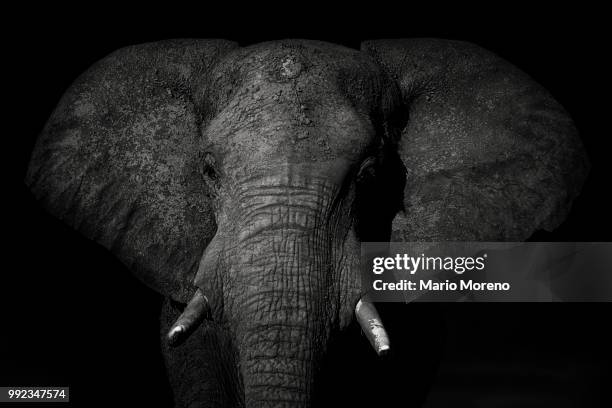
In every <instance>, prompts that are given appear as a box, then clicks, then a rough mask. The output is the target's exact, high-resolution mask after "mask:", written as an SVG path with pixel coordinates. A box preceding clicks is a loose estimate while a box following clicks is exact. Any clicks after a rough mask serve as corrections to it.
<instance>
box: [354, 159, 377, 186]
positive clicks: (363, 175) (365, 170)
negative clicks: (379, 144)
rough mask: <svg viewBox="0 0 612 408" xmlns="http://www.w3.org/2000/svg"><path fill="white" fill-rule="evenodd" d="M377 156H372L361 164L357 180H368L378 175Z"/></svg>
mask: <svg viewBox="0 0 612 408" xmlns="http://www.w3.org/2000/svg"><path fill="white" fill-rule="evenodd" d="M376 163H377V160H376V157H373V156H370V157H368V158H367V159H365V160H364V161H363V162H362V163H361V166H360V167H359V171H357V181H358V182H362V181H367V180H370V179H372V178H374V177H375V176H376Z"/></svg>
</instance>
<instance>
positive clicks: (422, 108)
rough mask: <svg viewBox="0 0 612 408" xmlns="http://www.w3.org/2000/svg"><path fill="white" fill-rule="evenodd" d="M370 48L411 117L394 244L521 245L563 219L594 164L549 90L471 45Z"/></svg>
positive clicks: (409, 43)
mask: <svg viewBox="0 0 612 408" xmlns="http://www.w3.org/2000/svg"><path fill="white" fill-rule="evenodd" d="M362 50H363V51H365V52H366V53H368V54H370V55H371V56H372V57H373V58H374V59H375V60H376V62H377V63H378V64H379V65H380V66H381V67H382V68H383V70H384V71H386V73H387V74H388V75H389V76H390V77H391V78H392V79H394V80H395V83H396V84H397V85H398V86H399V88H400V90H401V96H402V97H401V99H402V103H400V104H399V105H400V107H399V108H398V107H397V106H396V107H394V108H393V109H403V110H404V112H403V113H404V114H405V116H404V117H406V116H407V122H405V125H403V126H404V127H403V129H401V132H400V133H401V137H400V140H398V141H397V143H398V151H399V154H400V157H401V158H402V161H403V163H404V166H405V167H406V170H407V181H406V187H405V191H404V207H405V212H404V213H400V214H398V215H397V216H396V218H395V220H394V221H393V233H392V240H393V241H453V240H456V241H461V240H465V241H469V240H473V241H487V240H489V241H520V240H525V239H527V238H529V236H530V235H531V234H533V233H534V232H535V231H536V230H539V229H544V230H552V229H554V228H556V227H557V226H558V225H559V224H560V223H561V222H562V221H563V220H564V218H565V217H566V215H567V213H568V211H569V208H570V206H571V203H572V201H573V200H574V199H575V198H576V196H577V195H578V194H579V191H580V189H581V186H582V184H583V182H584V180H585V178H586V175H587V172H588V167H589V165H588V161H587V158H586V156H585V153H584V151H583V148H582V145H581V142H580V140H579V138H578V135H577V131H576V129H575V127H574V125H573V123H572V120H571V119H570V117H569V116H568V114H567V113H566V112H565V111H564V110H563V108H562V107H561V106H560V105H559V104H558V103H557V102H556V101H555V100H554V99H553V98H552V96H551V95H550V94H549V93H548V92H547V91H546V90H545V89H543V88H542V87H541V86H540V85H538V84H537V83H535V82H534V81H533V80H532V79H531V78H530V77H529V76H528V75H526V74H525V73H523V72H521V71H520V70H519V69H517V68H516V67H514V66H512V65H511V64H509V63H508V62H506V61H504V60H503V59H501V58H499V57H498V56H496V55H494V54H492V53H490V52H488V51H486V50H483V49H482V48H480V47H478V46H475V45H473V44H468V43H463V42H456V41H446V40H436V39H414V40H381V41H370V42H365V43H363V44H362ZM398 134H399V133H398Z"/></svg>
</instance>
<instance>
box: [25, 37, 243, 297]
mask: <svg viewBox="0 0 612 408" xmlns="http://www.w3.org/2000/svg"><path fill="white" fill-rule="evenodd" d="M234 47H236V44H235V43H232V42H229V41H225V40H170V41H163V42H157V43H148V44H142V45H137V46H131V47H127V48H123V49H120V50H118V51H116V52H114V53H112V54H111V55H109V56H108V57H106V58H104V59H103V60H101V61H99V62H98V63H96V64H95V65H94V66H93V67H92V68H90V69H89V70H88V71H87V72H85V73H84V74H83V75H82V76H81V77H79V78H78V79H77V80H76V82H75V83H74V84H73V85H72V86H71V87H70V89H69V90H68V91H67V92H66V93H65V95H64V96H63V97H62V99H61V101H60V102H59V105H58V106H57V108H56V109H55V111H54V112H53V114H52V116H51V118H50V119H49V121H48V122H47V124H46V126H45V128H44V129H43V132H42V134H41V135H40V137H39V139H38V141H37V143H36V146H35V149H34V152H33V154H32V158H31V162H30V167H29V169H28V172H27V175H26V184H27V185H28V186H29V187H30V188H31V190H32V192H33V194H34V196H35V197H36V198H37V199H38V200H40V201H41V203H42V205H43V206H44V207H45V209H46V210H48V211H49V212H50V213H51V214H52V215H54V216H56V217H58V218H59V219H61V220H63V221H64V222H66V223H67V224H69V225H70V226H72V227H73V228H75V229H76V230H78V231H80V232H81V233H82V234H83V235H85V236H86V237H88V238H90V239H92V240H94V241H96V242H98V243H99V244H101V245H103V246H104V247H106V248H108V249H109V250H111V251H112V252H113V253H114V254H115V255H116V256H117V257H118V258H119V259H120V260H121V261H122V262H123V263H124V264H125V265H126V266H127V267H128V268H129V269H130V270H132V271H133V272H134V273H135V274H136V276H138V277H139V278H140V279H141V280H142V281H144V282H145V283H146V284H148V285H149V286H150V287H152V288H154V289H155V290H157V291H159V292H161V293H163V294H165V295H167V296H170V297H172V298H173V299H175V300H177V301H180V302H187V300H188V299H189V298H190V297H191V294H192V292H193V286H192V282H193V277H194V275H195V273H196V271H197V268H198V263H199V260H200V257H201V256H202V253H203V251H204V248H205V247H206V245H207V244H208V243H209V242H210V240H211V239H212V237H213V235H214V233H215V230H216V225H215V220H214V216H213V212H212V208H211V203H210V199H209V198H208V196H207V194H208V192H207V189H206V186H205V185H204V183H203V178H202V174H201V171H200V170H201V168H200V166H201V163H202V157H200V156H201V153H200V149H199V146H201V144H202V141H201V137H202V136H201V132H200V128H201V125H202V124H201V120H202V119H201V118H202V117H203V116H205V112H202V110H205V109H206V107H202V106H196V105H195V104H194V98H195V97H196V96H195V95H194V92H195V89H196V88H197V87H199V86H200V85H202V84H203V83H205V82H206V80H207V76H208V74H209V72H210V69H211V67H212V66H213V65H214V64H215V62H216V61H217V60H218V59H219V58H220V57H221V56H222V55H223V54H225V53H226V52H228V51H229V50H231V49H232V48H234Z"/></svg>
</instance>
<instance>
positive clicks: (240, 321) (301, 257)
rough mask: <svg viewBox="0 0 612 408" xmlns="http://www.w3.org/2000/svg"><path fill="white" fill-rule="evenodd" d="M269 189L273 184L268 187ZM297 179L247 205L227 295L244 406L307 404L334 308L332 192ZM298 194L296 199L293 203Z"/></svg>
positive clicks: (258, 195)
mask: <svg viewBox="0 0 612 408" xmlns="http://www.w3.org/2000/svg"><path fill="white" fill-rule="evenodd" d="M267 190H268V191H269V187H268V188H267ZM320 190H321V189H309V188H305V187H303V186H302V187H299V188H298V187H295V188H291V189H287V186H286V185H285V186H284V192H283V193H282V194H280V195H265V194H261V195H260V194H256V195H255V197H256V199H255V200H253V197H254V196H253V195H251V199H250V200H249V204H248V205H245V206H244V207H243V209H244V212H243V214H247V215H246V216H247V217H248V219H246V220H245V219H243V221H244V222H243V223H242V226H243V228H242V232H241V233H240V234H239V238H238V242H237V244H236V245H237V248H236V249H238V251H237V252H235V253H237V254H240V255H238V262H236V260H234V262H233V264H232V267H231V272H230V276H232V279H233V281H234V282H233V290H236V291H237V292H234V295H233V296H232V299H227V301H228V302H229V304H228V305H227V306H229V307H230V309H231V313H232V314H233V315H234V317H235V318H236V321H237V327H236V336H237V345H238V350H239V353H240V362H241V363H240V367H241V373H242V378H243V385H244V398H245V404H246V406H247V407H268V406H275V407H279V406H287V407H289V406H291V407H301V406H309V405H310V403H311V399H312V393H313V380H314V377H315V369H316V366H317V362H318V361H319V360H320V358H321V356H322V353H323V352H324V350H325V346H326V342H327V338H328V337H329V331H330V327H331V321H332V319H333V316H334V314H335V313H336V311H337V307H336V306H337V299H335V301H334V299H333V298H332V296H333V294H334V293H336V294H337V293H338V290H337V289H338V288H334V287H332V286H334V285H336V284H335V283H334V282H335V281H336V280H335V278H334V276H335V274H336V273H337V270H336V269H337V268H336V267H335V265H336V264H335V262H334V259H336V256H337V253H336V250H335V247H336V245H335V244H334V242H335V241H336V240H335V239H334V236H335V235H336V234H335V231H333V230H332V229H333V228H334V225H336V226H337V225H338V224H337V223H335V222H331V223H329V222H328V221H329V220H330V217H331V218H334V216H333V214H332V213H333V210H332V208H333V205H331V202H330V200H333V197H330V195H327V196H326V195H325V194H322V192H321V191H320ZM296 195H298V196H299V197H298V198H297V199H299V203H300V204H299V205H294V204H293V202H294V200H296Z"/></svg>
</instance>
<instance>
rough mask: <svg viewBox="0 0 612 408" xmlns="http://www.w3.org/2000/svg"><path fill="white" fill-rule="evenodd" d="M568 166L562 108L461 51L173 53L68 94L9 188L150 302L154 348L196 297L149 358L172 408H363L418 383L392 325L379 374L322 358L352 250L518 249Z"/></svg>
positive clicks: (543, 221)
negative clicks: (337, 387) (421, 245)
mask: <svg viewBox="0 0 612 408" xmlns="http://www.w3.org/2000/svg"><path fill="white" fill-rule="evenodd" d="M479 86H480V88H479ZM586 168H587V164H586V159H585V158H584V156H583V154H582V152H581V147H580V143H579V142H578V140H577V138H576V134H575V129H574V128H573V125H572V124H571V120H570V119H569V118H568V117H567V115H566V114H565V112H564V111H563V109H562V108H561V107H560V106H558V104H556V102H554V100H552V98H551V97H550V96H549V95H548V94H547V93H546V92H545V91H544V90H543V89H541V87H539V86H538V85H537V84H534V83H533V81H531V80H530V79H529V78H528V77H527V76H526V75H524V74H523V73H521V72H520V71H518V70H517V69H516V68H514V67H512V66H510V65H509V64H507V63H506V62H505V61H502V60H500V59H499V58H497V57H494V56H492V55H491V54H490V53H487V52H486V51H484V50H481V49H479V48H477V47H475V46H471V45H469V44H463V43H452V42H445V41H439V42H438V41H434V40H414V41H413V42H411V41H410V40H406V41H404V42H402V41H397V42H396V41H389V42H387V43H385V42H384V41H383V42H379V43H377V42H372V43H366V44H365V45H364V47H363V51H361V52H360V51H356V50H351V49H347V48H344V47H340V46H335V45H332V44H327V43H321V42H314V41H279V42H271V43H264V44H258V45H255V46H251V47H246V48H236V46H235V45H234V44H231V43H229V42H222V41H208V42H207V41H203V40H202V41H199V40H177V41H173V42H164V43H156V44H149V45H143V46H136V47H132V48H127V49H124V50H120V51H118V52H117V53H115V54H113V55H111V56H110V57H107V59H105V60H103V61H101V62H100V63H98V65H96V66H94V67H93V68H92V69H91V70H90V71H89V72H88V73H86V74H85V75H84V76H83V77H81V78H80V79H79V80H77V82H76V83H75V84H74V85H73V88H72V90H71V91H69V92H68V93H67V94H66V95H65V96H64V98H63V99H62V101H61V102H60V106H59V107H58V110H56V112H55V113H54V116H53V117H52V119H51V120H50V122H49V123H48V124H47V127H46V128H45V130H44V131H43V136H42V137H41V138H40V139H39V142H38V144H37V146H36V149H35V152H34V154H33V158H32V165H31V167H30V170H29V172H28V177H27V182H28V184H29V185H30V186H31V187H32V190H33V191H34V193H35V195H37V197H38V198H39V199H40V200H41V201H42V202H43V204H44V205H45V206H46V207H47V208H48V210H49V211H51V212H52V213H54V214H55V215H56V216H58V217H60V218H62V219H64V220H65V221H66V222H68V223H69V224H71V225H73V226H75V228H77V229H78V230H80V231H81V232H82V233H83V234H85V235H86V236H89V237H90V238H92V239H95V240H96V241H98V242H100V243H101V244H102V245H104V246H106V247H108V248H109V249H111V250H112V251H114V252H115V253H116V254H117V256H118V257H119V258H120V259H121V260H123V261H124V262H125V263H127V264H128V266H130V267H131V269H132V270H133V271H134V273H135V274H136V275H137V276H139V277H140V278H141V279H142V280H143V281H144V282H145V283H147V284H148V285H149V286H151V287H153V288H154V289H156V290H158V291H160V292H161V293H163V294H165V295H166V296H167V297H168V299H167V301H166V302H165V304H164V308H163V311H162V319H161V320H162V327H161V331H162V334H163V335H164V336H165V333H166V332H167V331H168V329H169V328H170V327H171V324H172V322H173V321H174V320H175V319H176V318H177V317H178V316H179V314H180V313H181V310H182V309H183V307H184V304H185V303H187V301H188V300H189V298H190V296H191V294H192V293H193V290H194V288H196V287H197V288H199V289H200V290H201V291H202V292H203V293H204V294H206V296H207V298H208V301H209V304H210V307H211V312H210V316H208V319H207V320H206V321H205V322H204V323H203V324H202V326H200V327H199V328H198V329H197V330H196V331H195V332H194V333H193V334H192V335H191V336H190V337H189V338H188V339H187V341H186V342H185V343H184V344H182V345H180V346H178V347H176V348H170V347H169V346H168V345H166V344H164V354H165V356H166V361H167V366H168V369H169V375H170V380H171V383H172V386H173V388H174V394H175V402H176V405H177V406H213V407H214V406H232V407H233V406H247V407H266V406H291V407H308V406H312V405H319V406H321V405H326V404H327V403H330V401H329V399H324V398H338V401H343V400H346V399H347V398H348V396H347V395H341V397H329V396H330V395H331V393H330V392H331V390H334V387H333V386H330V381H333V380H334V375H336V374H337V375H342V376H343V377H342V378H343V379H344V380H345V381H347V382H348V383H351V384H353V385H354V389H364V388H363V387H368V385H369V386H370V387H371V388H368V389H373V390H378V391H379V392H372V393H369V392H365V393H364V394H365V395H361V394H359V393H355V392H354V390H351V391H350V392H352V395H353V396H352V398H354V399H355V400H354V401H353V402H354V403H356V404H357V403H362V404H364V405H367V404H371V403H374V402H383V400H384V398H385V396H384V391H385V386H386V387H387V389H388V390H396V389H397V386H396V385H397V383H396V382H397V381H399V383H400V384H403V386H406V384H412V385H413V386H414V387H415V388H418V380H414V378H412V377H411V376H414V373H406V378H401V379H399V380H398V379H397V378H387V377H385V375H384V374H382V373H385V372H393V373H397V372H402V371H405V370H399V369H398V367H400V366H401V364H406V365H408V364H409V363H408V361H411V362H412V367H413V368H414V370H415V372H418V373H419V377H420V378H421V380H423V381H424V380H426V379H427V378H428V373H427V369H429V370H431V369H432V366H431V365H430V366H429V367H426V368H423V367H421V366H419V365H418V362H419V361H420V360H419V358H422V356H421V355H419V358H417V361H416V363H415V360H414V357H413V360H410V357H409V356H408V352H407V350H409V349H410V348H411V347H415V343H414V341H413V342H412V343H411V340H410V339H409V338H408V336H407V335H406V334H405V333H404V332H403V331H402V330H401V329H397V330H395V329H393V327H401V326H402V325H403V324H404V325H405V323H402V322H400V323H399V324H396V323H397V319H396V321H395V323H394V320H393V318H392V317H389V318H388V320H389V327H390V328H389V331H390V332H391V334H395V336H396V337H395V339H394V340H393V342H394V344H395V345H396V346H394V347H395V349H394V353H393V354H392V355H391V356H388V358H387V359H384V360H377V359H375V358H374V357H376V356H375V354H374V353H373V352H372V351H371V350H366V349H363V353H362V354H364V355H365V356H362V355H355V356H352V355H351V356H347V355H343V350H347V346H346V344H350V343H359V342H360V344H365V343H366V342H365V341H364V340H363V338H362V339H359V335H358V333H359V330H358V328H357V327H356V326H355V322H354V310H355V305H356V303H357V302H358V300H359V299H360V297H361V296H362V295H363V288H361V282H360V279H359V275H358V273H359V267H358V259H359V253H360V246H359V245H360V242H364V241H388V240H390V239H391V237H393V239H394V240H406V241H408V240H415V241H416V240H430V239H439V240H453V239H456V240H459V239H465V240H469V239H472V240H487V239H489V240H522V239H526V238H527V237H528V236H529V235H530V234H531V233H532V232H533V231H535V230H536V229H538V228H547V229H551V228H554V227H555V226H556V225H557V224H558V223H559V222H561V221H562V219H563V217H564V216H565V214H566V212H567V211H568V209H569V205H570V204H571V201H572V199H573V198H574V197H575V196H576V194H577V193H578V191H579V186H580V184H581V183H582V181H583V179H584V175H585V174H586ZM406 176H407V177H406ZM403 208H405V210H406V211H404V212H399V213H398V211H400V210H402V209H403ZM202 254H204V255H202ZM409 310H414V309H409ZM391 315H392V314H391ZM391 315H389V316H391ZM406 319H407V318H406V317H404V321H406ZM411 321H412V323H411V324H413V326H411V327H414V328H418V330H425V331H426V332H429V333H430V335H433V334H435V330H436V329H435V328H430V329H431V330H429V329H427V328H425V327H424V326H426V325H427V324H428V323H426V322H425V321H415V320H412V319H411ZM394 324H396V326H394ZM394 330H395V331H394ZM434 337H435V336H434ZM428 344H429V346H430V347H435V343H431V342H429V343H428ZM348 348H349V349H350V347H348ZM412 350H414V348H413V349H412ZM367 353H370V354H371V355H367ZM425 354H426V353H425ZM334 362H335V363H336V364H334ZM358 362H359V364H358ZM338 365H341V366H342V368H341V369H338ZM368 369H370V370H373V371H368ZM368 373H381V374H377V375H372V374H368ZM409 378H412V380H409ZM385 381H386V383H385ZM383 384H385V385H383ZM374 385H376V386H374ZM326 387H327V388H326ZM394 387H395V388H394ZM355 395H357V397H355ZM372 395H373V396H372ZM326 396H327V397H326ZM415 401H417V402H418V398H415Z"/></svg>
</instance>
